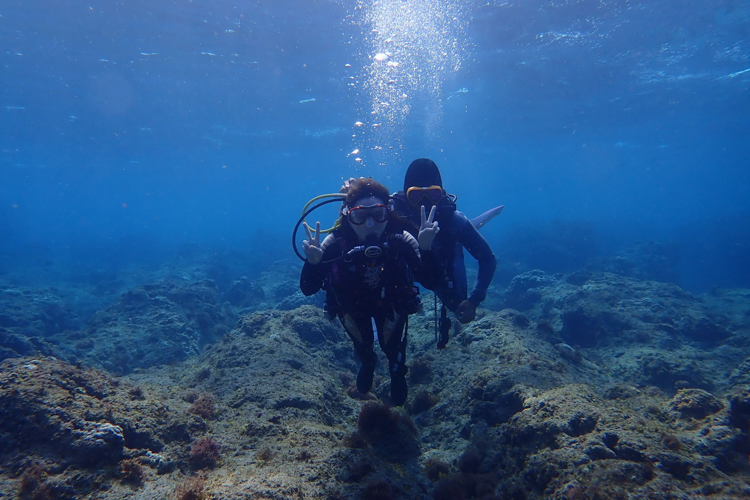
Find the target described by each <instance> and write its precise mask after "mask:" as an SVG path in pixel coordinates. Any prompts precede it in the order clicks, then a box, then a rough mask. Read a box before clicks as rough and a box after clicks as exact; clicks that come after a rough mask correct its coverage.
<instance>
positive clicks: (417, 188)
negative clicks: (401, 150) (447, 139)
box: [404, 158, 445, 212]
mask: <svg viewBox="0 0 750 500" xmlns="http://www.w3.org/2000/svg"><path fill="white" fill-rule="evenodd" d="M404 193H405V194H406V199H407V200H408V201H409V204H410V205H411V207H412V209H413V210H415V211H417V212H419V211H420V207H421V206H422V205H424V206H425V208H426V209H427V210H428V211H429V210H430V208H431V207H432V206H433V205H437V204H438V203H439V202H440V200H441V199H442V198H443V195H444V194H445V191H444V190H443V179H442V177H441V176H440V170H438V166H437V165H436V164H435V162H434V161H432V160H430V159H428V158H419V159H417V160H414V161H413V162H411V164H410V165H409V168H408V169H407V170H406V175H405V176H404Z"/></svg>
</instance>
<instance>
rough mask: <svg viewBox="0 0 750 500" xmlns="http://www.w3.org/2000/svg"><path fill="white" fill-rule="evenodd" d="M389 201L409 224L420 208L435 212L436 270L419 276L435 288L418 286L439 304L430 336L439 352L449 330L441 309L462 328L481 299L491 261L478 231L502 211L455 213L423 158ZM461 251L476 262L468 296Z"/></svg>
mask: <svg viewBox="0 0 750 500" xmlns="http://www.w3.org/2000/svg"><path fill="white" fill-rule="evenodd" d="M392 198H393V201H394V209H395V210H396V211H397V212H398V213H399V215H401V216H403V217H407V218H408V219H409V220H411V221H415V220H419V218H420V214H424V213H425V209H427V210H429V211H430V213H431V214H432V213H433V212H434V211H435V209H436V208H437V213H436V215H435V217H434V221H435V222H433V224H437V225H438V228H437V230H439V233H438V234H437V237H436V238H435V239H434V242H433V247H434V257H433V259H432V260H433V262H434V263H435V265H436V268H435V269H433V270H432V271H427V270H425V271H424V272H425V273H427V274H428V275H429V276H431V280H434V282H435V286H434V287H432V286H431V283H423V282H421V281H420V284H421V285H422V286H424V287H425V288H427V289H428V290H432V291H433V292H435V294H436V295H437V297H439V298H440V301H441V302H442V307H441V310H440V320H439V322H438V327H437V328H436V330H437V331H436V335H437V337H438V338H437V347H438V349H443V348H445V346H446V345H447V344H448V338H449V331H450V327H451V322H450V321H449V320H448V315H447V312H446V308H447V309H449V310H451V311H452V312H453V313H455V315H456V318H457V319H458V321H460V322H461V323H468V322H470V321H472V320H473V319H474V318H475V316H476V309H477V306H479V304H480V303H481V302H482V301H483V300H484V299H485V297H486V295H487V288H488V287H489V285H490V283H491V282H492V277H493V275H494V274H495V268H496V267H497V260H496V259H495V254H494V253H493V252H492V249H491V248H490V245H489V244H488V243H487V240H485V239H484V237H482V235H481V234H479V231H478V229H479V228H481V227H482V226H484V225H485V224H486V223H487V222H489V221H490V220H491V219H492V218H493V217H495V216H496V215H498V214H499V213H500V212H501V211H502V209H503V206H499V207H495V208H493V209H492V210H488V211H487V212H485V213H483V214H482V215H480V216H479V217H477V218H475V219H472V220H469V219H468V218H467V217H466V216H465V215H464V214H463V213H461V212H459V211H458V210H456V196H455V195H452V194H448V193H447V192H446V191H445V189H443V180H442V177H441V176H440V170H438V166H437V165H436V164H435V162H434V161H432V160H430V159H427V158H419V159H417V160H414V161H413V162H411V164H410V165H409V168H408V169H407V171H406V175H405V177H404V190H403V191H400V192H398V193H396V194H394V195H393V196H392ZM422 217H423V215H422ZM464 248H466V250H468V251H469V254H471V256H472V257H474V258H475V259H476V260H477V262H478V263H479V270H478V273H477V280H476V283H475V284H474V289H473V290H472V291H471V293H470V294H469V293H468V284H467V279H466V268H465V265H464V252H463V249H464ZM418 278H419V277H418Z"/></svg>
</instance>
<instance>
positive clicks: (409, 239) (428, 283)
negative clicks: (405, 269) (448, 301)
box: [403, 231, 440, 290]
mask: <svg viewBox="0 0 750 500" xmlns="http://www.w3.org/2000/svg"><path fill="white" fill-rule="evenodd" d="M403 236H404V242H405V243H407V244H408V245H409V246H410V247H411V249H412V250H413V253H411V258H410V259H409V260H408V262H407V263H408V264H409V267H411V269H412V272H413V273H414V279H415V280H416V281H418V282H419V284H420V285H422V286H423V287H425V288H426V289H428V290H434V289H435V287H436V286H437V284H438V280H439V277H438V273H437V272H436V270H437V269H440V267H439V266H440V263H439V262H438V259H437V252H435V251H434V250H420V249H419V243H418V242H417V239H416V238H415V237H414V236H412V235H411V234H410V233H409V232H407V231H404V233H403Z"/></svg>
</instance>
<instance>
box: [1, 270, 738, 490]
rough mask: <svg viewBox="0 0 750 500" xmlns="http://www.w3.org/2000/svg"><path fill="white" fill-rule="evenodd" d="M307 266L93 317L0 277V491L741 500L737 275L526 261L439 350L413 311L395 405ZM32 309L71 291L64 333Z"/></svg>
mask: <svg viewBox="0 0 750 500" xmlns="http://www.w3.org/2000/svg"><path fill="white" fill-rule="evenodd" d="M298 272H299V268H298V266H296V264H290V263H276V264H274V265H272V266H270V267H269V268H267V269H266V270H264V274H258V275H257V276H255V277H253V278H252V279H250V278H248V277H243V276H244V275H239V276H236V277H234V279H229V278H228V276H229V275H228V274H227V273H225V274H217V273H218V271H216V270H215V269H214V270H213V271H211V272H196V273H193V274H190V273H186V274H185V275H183V276H182V277H179V276H169V277H164V279H161V280H154V281H152V282H151V284H145V285H136V286H133V287H131V288H130V289H128V290H127V291H125V292H124V293H122V294H121V295H120V296H119V297H118V298H117V300H115V301H113V302H112V303H110V304H109V305H107V306H106V307H103V308H102V309H101V310H99V311H98V312H96V313H95V314H93V316H91V317H90V318H88V319H86V320H85V321H84V320H82V319H80V316H79V315H77V314H76V312H74V311H73V310H70V311H68V310H66V306H65V301H64V299H60V300H58V299H54V296H48V295H45V294H49V291H48V290H47V291H45V290H39V291H34V290H29V291H28V293H26V294H25V297H26V298H24V291H22V290H21V289H20V288H18V287H12V286H8V287H6V292H5V295H3V296H2V297H3V299H4V300H6V301H7V302H6V303H7V304H9V306H8V307H6V309H4V311H8V312H4V313H3V314H5V316H6V317H7V318H6V319H5V320H4V321H5V326H2V325H0V327H1V328H2V330H0V332H2V333H3V335H5V337H3V339H4V340H3V342H2V345H3V346H4V348H5V349H6V350H5V351H4V352H5V353H6V354H5V355H4V357H5V358H6V359H5V360H4V361H2V362H1V363H0V412H2V414H1V415H2V417H1V418H0V491H2V492H5V494H7V495H9V496H16V497H18V498H35V499H42V498H62V499H68V498H70V499H72V498H81V499H83V498H87V499H94V498H113V499H118V498H123V499H124V498H170V499H178V500H186V499H197V498H202V499H238V500H239V499H287V498H305V499H321V500H322V499H351V500H354V499H391V498H394V499H406V498H409V499H437V500H442V499H459V500H460V499H472V498H477V499H478V498H483V499H493V498H494V499H508V500H510V499H514V500H515V499H528V500H533V499H543V498H551V499H561V500H574V499H592V500H593V499H619V498H623V499H625V498H653V499H664V500H666V499H675V498H715V499H725V498H744V497H748V496H750V462H749V461H748V456H750V357H748V354H747V353H748V352H750V350H749V349H748V348H749V347H750V299H749V297H750V292H747V291H746V290H725V291H721V290H716V291H714V292H713V293H711V294H708V295H706V296H694V295H692V294H690V293H687V292H685V291H683V290H682V289H680V288H679V287H678V286H677V285H674V284H671V283H666V282H660V281H650V280H646V279H644V278H643V277H641V276H640V275H638V274H637V273H635V272H630V273H624V272H623V273H612V272H607V271H604V270H594V269H587V270H581V271H575V272H572V273H569V274H554V275H553V274H547V273H544V272H542V271H528V272H525V273H521V274H518V275H516V276H515V277H514V278H513V279H512V280H511V282H510V284H509V285H508V287H507V289H506V290H505V291H504V292H502V291H499V290H497V289H495V290H493V292H492V293H491V295H490V296H491V300H488V301H487V304H486V305H488V306H491V308H487V309H485V308H480V309H479V310H478V317H477V318H476V319H475V320H474V321H473V322H472V323H470V324H467V325H460V326H458V325H456V328H455V329H454V330H453V331H452V334H451V341H450V343H449V345H448V348H447V349H445V350H442V351H438V350H437V349H436V347H435V317H434V313H433V310H432V308H431V307H426V308H425V311H424V312H421V313H419V314H417V315H414V316H412V318H411V320H410V327H409V349H408V364H409V366H410V370H409V374H408V375H407V379H408V382H409V398H408V400H407V403H406V405H405V406H404V407H403V408H392V407H390V406H389V405H388V402H389V399H388V392H389V377H388V375H387V372H386V368H385V367H386V366H387V363H386V361H385V358H384V357H383V355H382V354H380V357H379V364H378V367H377V370H376V374H375V383H374V388H373V390H372V392H370V393H368V394H366V395H362V394H359V393H358V392H357V390H356V383H355V377H356V372H357V369H358V365H357V361H356V359H355V357H354V355H353V352H352V348H351V343H350V341H349V339H348V338H347V336H346V334H345V332H344V331H343V329H342V328H341V327H340V325H339V324H338V323H337V322H335V321H331V320H328V319H327V318H326V317H325V315H324V313H323V311H322V309H321V307H320V302H319V301H320V298H319V297H317V298H313V299H305V298H303V297H301V296H298V294H297V289H296V282H295V279H296V277H297V275H296V273H298ZM211 273H214V278H217V277H218V278H220V280H219V281H215V280H214V279H213V278H212V277H211ZM627 274H630V275H627ZM293 285H294V286H293ZM7 290H11V291H10V292H8V291H7ZM13 290H18V291H20V295H19V294H18V293H14V292H13ZM29 297H31V298H29ZM34 297H46V298H44V299H43V300H42V299H40V300H34ZM53 299H54V300H53ZM44 301H46V302H44ZM424 302H425V304H432V298H431V295H430V294H429V293H425V296H424ZM42 303H45V304H46V303H52V304H55V303H58V304H61V309H62V311H60V310H58V313H56V314H57V317H58V318H62V319H60V321H62V322H63V324H64V325H65V326H64V327H61V328H62V329H61V328H57V329H56V330H55V329H53V330H52V331H49V330H45V328H46V327H45V325H47V324H49V322H47V323H45V320H43V319H42V318H41V316H40V314H42V313H43V312H44V311H45V308H46V307H48V306H43V305H39V304H42ZM11 306H12V307H11ZM52 310H53V312H54V307H53V308H52ZM46 314H52V313H46ZM33 317H37V318H38V319H37V320H34V321H32V319H31V318H33ZM45 317H49V316H45ZM66 321H67V323H66ZM57 324H58V325H60V324H61V323H60V322H58V323H57ZM27 334H28V335H27ZM13 342H16V343H15V344H14V343H13ZM13 346H17V348H14V347H13ZM24 346H25V347H24Z"/></svg>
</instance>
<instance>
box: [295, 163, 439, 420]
mask: <svg viewBox="0 0 750 500" xmlns="http://www.w3.org/2000/svg"><path fill="white" fill-rule="evenodd" d="M342 192H343V193H345V194H346V198H345V199H344V204H343V206H342V209H341V216H342V218H341V224H340V226H339V227H337V228H336V229H334V230H333V232H331V233H330V234H328V235H327V236H326V237H325V239H323V240H322V241H321V236H320V235H321V231H320V222H318V223H317V224H316V228H315V231H314V232H312V231H311V230H310V228H309V227H308V226H307V224H305V231H306V232H307V239H306V240H304V241H303V242H302V247H303V250H304V253H305V257H306V260H305V264H304V266H303V268H302V275H301V277H300V288H301V290H302V293H303V294H305V295H306V296H310V295H313V294H314V293H316V292H317V291H318V290H320V289H324V290H325V292H326V311H327V312H328V314H329V316H330V317H331V318H332V317H334V316H337V317H338V318H339V320H340V321H341V324H342V325H343V326H344V329H345V330H346V332H347V334H348V335H349V337H350V338H351V339H352V342H353V343H354V349H355V351H356V353H357V357H358V358H359V360H360V362H361V363H362V366H361V368H360V370H359V374H358V375H357V390H358V391H359V392H360V393H361V394H366V393H367V392H368V391H369V390H370V389H371V387H372V381H373V374H374V371H375V365H376V363H377V356H376V355H375V352H374V349H373V347H374V342H375V332H374V331H373V323H374V324H375V328H376V329H377V339H378V342H379V343H380V347H381V349H382V350H383V352H384V353H385V354H386V356H387V357H388V364H389V366H388V372H389V374H390V377H391V399H392V401H393V404H395V405H396V406H402V405H403V404H404V402H405V401H406V397H407V392H408V389H407V385H406V373H407V370H408V368H407V366H406V343H407V325H408V315H409V314H413V313H415V312H417V310H418V309H419V307H420V299H419V289H418V288H417V287H416V286H415V285H414V276H415V274H417V276H418V278H419V279H420V282H422V283H423V284H424V283H425V282H426V283H427V284H428V285H429V284H432V280H431V278H430V276H427V275H424V274H422V270H423V269H426V268H427V267H425V266H423V264H422V259H425V258H427V259H429V255H430V254H431V251H430V250H431V246H432V241H433V239H434V238H435V235H436V234H437V233H438V230H439V228H438V227H437V224H436V223H434V222H433V218H434V216H435V209H434V208H433V210H432V211H431V212H430V214H429V216H427V215H425V211H424V209H423V210H422V214H421V227H420V228H419V230H418V231H415V229H416V228H411V227H410V226H411V224H410V223H409V222H408V221H406V220H404V219H402V218H400V217H398V216H397V215H396V214H395V213H393V211H392V208H391V204H390V195H389V193H388V189H387V188H386V187H385V186H383V185H382V184H380V183H378V182H376V181H375V180H373V179H371V178H364V177H360V178H359V179H350V180H349V181H348V182H347V183H346V184H345V185H344V188H342ZM408 229H412V231H413V232H414V233H415V234H416V235H417V237H416V238H415V237H414V236H412V235H411V234H410V233H409V231H408ZM429 268H433V266H429Z"/></svg>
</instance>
